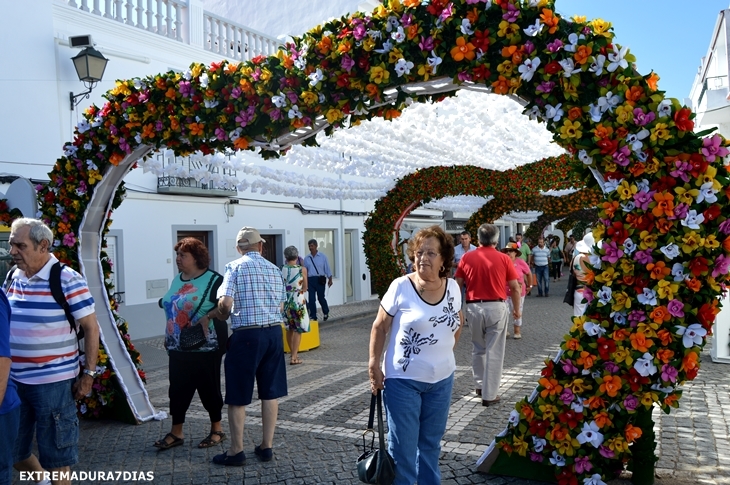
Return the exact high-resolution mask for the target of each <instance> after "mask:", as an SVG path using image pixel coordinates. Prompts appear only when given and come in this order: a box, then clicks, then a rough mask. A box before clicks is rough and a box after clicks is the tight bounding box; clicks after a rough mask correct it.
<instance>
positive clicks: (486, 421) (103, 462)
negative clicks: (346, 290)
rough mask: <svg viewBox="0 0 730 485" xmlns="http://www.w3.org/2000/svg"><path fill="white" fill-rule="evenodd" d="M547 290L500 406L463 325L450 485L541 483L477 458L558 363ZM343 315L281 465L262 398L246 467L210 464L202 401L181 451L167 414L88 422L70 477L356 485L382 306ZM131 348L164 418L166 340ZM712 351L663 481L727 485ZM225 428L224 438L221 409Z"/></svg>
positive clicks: (294, 369) (312, 378)
mask: <svg viewBox="0 0 730 485" xmlns="http://www.w3.org/2000/svg"><path fill="white" fill-rule="evenodd" d="M551 285H552V286H553V288H552V289H551V296H550V297H549V298H535V297H534V296H531V297H528V298H526V303H525V312H524V313H525V324H524V327H523V335H524V338H523V339H522V340H513V339H511V338H509V339H508V341H507V354H506V357H505V372H504V376H503V381H502V388H501V394H502V403H501V404H499V405H496V406H491V407H489V408H485V407H483V406H482V405H481V401H480V399H479V398H477V397H476V395H475V394H474V389H473V387H474V386H473V383H472V378H471V366H470V362H471V341H470V340H471V339H470V330H469V328H466V329H464V332H463V333H462V337H461V340H460V342H459V344H458V346H457V349H456V361H457V366H458V367H457V371H456V376H455V377H456V379H455V385H454V392H453V396H452V405H451V412H450V417H449V421H448V424H447V430H446V435H445V436H444V440H443V453H442V458H441V469H442V472H443V483H444V484H469V483H486V484H495V485H496V484H508V483H509V484H519V485H522V484H528V483H535V482H529V481H527V480H522V479H516V478H510V477H497V476H491V475H484V474H480V473H477V472H476V471H475V470H476V467H475V462H476V460H477V458H478V457H479V456H480V455H481V453H482V452H483V451H484V449H485V448H486V447H487V446H488V445H489V443H490V442H491V440H492V438H493V437H494V435H495V434H497V433H499V432H500V431H502V430H503V429H504V426H505V424H506V420H507V417H508V415H509V412H510V410H511V409H512V406H513V404H514V402H515V401H516V400H518V399H520V398H522V397H523V396H526V395H528V394H529V393H530V392H531V391H532V389H533V388H534V385H535V383H536V382H537V375H538V374H539V371H540V369H541V366H542V362H543V360H544V359H545V358H547V357H552V356H554V355H555V352H556V350H557V348H558V344H559V342H560V341H561V340H562V338H563V336H564V334H565V333H566V332H567V330H568V328H569V326H570V323H569V318H570V315H571V308H570V307H568V306H567V305H565V304H564V303H562V295H563V293H564V291H565V281H562V282H558V283H551ZM347 307H348V305H343V306H342V307H341V308H339V309H338V310H333V313H332V318H331V319H330V321H328V322H326V323H324V322H323V323H322V325H321V326H320V332H321V346H320V347H319V348H317V349H314V350H311V351H309V352H304V353H302V354H301V358H302V360H303V361H304V365H299V366H287V372H288V381H289V395H288V396H286V397H285V398H283V399H281V400H280V407H279V422H278V427H277V432H276V436H275V440H274V443H275V444H274V453H275V454H274V460H273V461H271V462H268V463H262V462H259V461H258V460H257V459H256V457H255V455H254V454H253V449H254V446H255V445H257V444H258V443H259V441H260V439H261V427H260V416H261V414H260V402H257V401H254V403H253V404H252V405H251V406H248V408H247V417H246V428H245V433H244V443H245V451H246V455H247V458H248V460H247V463H246V465H245V466H244V467H242V468H226V467H220V466H216V465H212V464H211V459H212V457H213V456H214V455H215V454H217V453H220V452H221V451H222V450H224V449H226V448H227V446H228V441H226V442H224V444H223V447H222V448H221V447H220V446H218V447H213V448H209V449H207V450H206V449H198V448H197V444H198V442H200V440H202V439H203V438H204V437H205V436H206V435H207V433H208V418H207V413H206V412H205V410H204V409H203V408H202V405H201V404H200V401H199V400H198V398H197V396H196V398H195V399H194V401H193V405H192V407H191V409H190V411H189V412H188V415H187V421H186V425H185V444H184V445H183V446H179V447H177V448H173V449H170V450H167V451H159V452H158V451H157V449H156V448H154V447H152V443H153V442H154V441H155V440H157V439H159V438H161V437H162V436H164V435H165V434H166V433H167V432H168V431H169V430H170V420H169V418H168V419H166V420H164V421H161V422H160V421H154V422H148V423H144V424H141V425H138V426H132V425H128V424H122V423H118V422H112V421H102V422H98V421H83V422H82V431H81V447H80V459H81V462H80V463H79V464H78V465H76V466H75V467H74V468H73V469H74V470H75V471H77V472H78V471H91V470H105V471H117V470H121V471H145V472H146V471H153V472H154V483H155V484H183V483H185V484H187V483H193V484H197V483H230V484H234V483H235V484H241V483H245V484H258V483H262V484H265V483H284V484H292V485H294V484H297V485H298V484H349V483H358V480H357V477H356V474H355V461H356V459H357V456H358V454H359V451H358V448H357V446H356V445H358V443H361V434H362V431H363V429H364V428H365V426H366V421H367V414H368V407H369V402H370V398H369V391H368V376H367V359H368V340H369V333H370V325H371V323H372V320H373V318H374V315H375V312H376V310H377V302H364V303H358V304H356V305H354V306H351V307H349V309H348V308H347ZM150 324H153V322H151V323H150ZM160 326H161V325H160ZM135 344H136V345H137V346H138V347H139V348H140V350H141V351H142V354H143V357H144V359H145V363H146V365H145V370H146V371H147V382H148V386H147V389H148V391H149V394H150V396H151V399H152V402H153V404H154V406H155V407H156V408H157V409H159V410H165V411H167V410H168V408H167V406H168V398H167V387H168V382H167V367H166V364H167V359H166V357H165V355H164V351H162V350H161V349H160V346H161V340H160V339H157V340H155V339H152V340H148V341H143V342H136V343H135ZM707 349H708V351H706V352H705V353H704V354H703V362H702V364H703V368H702V370H701V372H700V374H699V376H698V378H697V379H696V380H695V381H694V382H692V383H690V384H688V385H687V386H686V387H685V393H684V397H683V398H682V401H681V403H680V406H681V407H680V409H679V410H677V411H676V412H674V413H673V414H672V415H664V414H661V413H660V412H658V411H656V412H655V414H654V418H655V421H656V432H657V436H658V446H657V451H658V453H659V454H660V460H659V462H658V464H657V475H658V478H657V482H656V483H657V484H660V485H674V484H681V485H684V484H687V485H689V484H695V483H703V484H730V478H729V476H730V443H729V441H728V433H729V429H728V423H730V396H729V395H728V380H729V379H728V377H727V374H728V372H727V371H728V368H727V367H725V366H723V365H722V364H714V363H712V362H711V360H710V358H709V345H708V347H707ZM223 428H224V431H225V432H226V433H227V434H228V422H227V416H226V410H225V409H224V414H223ZM16 477H17V474H16ZM16 483H21V482H18V481H16ZM25 483H27V482H25ZM95 483H98V482H95ZM105 483H106V482H105ZM110 483H115V482H110ZM611 483H612V484H623V483H630V482H629V481H627V480H614V481H613V482H611Z"/></svg>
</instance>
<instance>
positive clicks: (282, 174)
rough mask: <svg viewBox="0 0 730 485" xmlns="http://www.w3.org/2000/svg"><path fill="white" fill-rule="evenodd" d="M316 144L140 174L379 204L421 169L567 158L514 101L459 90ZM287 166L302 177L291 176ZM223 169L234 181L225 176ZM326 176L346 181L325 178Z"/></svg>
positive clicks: (451, 202)
mask: <svg viewBox="0 0 730 485" xmlns="http://www.w3.org/2000/svg"><path fill="white" fill-rule="evenodd" d="M449 88H450V89H453V88H454V87H453V86H449ZM442 89H443V87H442ZM431 91H432V90H431ZM311 135H312V134H311V133H308V134H306V135H305V136H311ZM316 136H317V141H318V143H319V144H320V146H319V147H304V146H301V145H296V144H293V145H292V147H291V149H290V150H289V152H288V153H287V155H286V156H284V157H282V158H281V159H279V160H278V161H273V162H265V161H263V160H262V161H260V162H256V163H252V162H251V157H250V155H249V154H248V153H250V152H248V153H245V154H238V153H234V154H229V155H223V154H215V155H202V154H196V155H193V156H192V157H191V159H192V160H194V161H195V162H197V163H196V164H193V165H199V166H200V168H198V169H195V170H188V169H187V168H186V167H187V165H185V164H183V163H180V160H179V159H178V160H177V161H176V160H175V158H174V156H173V155H172V152H166V153H165V154H164V155H165V158H166V161H165V163H164V164H163V163H162V161H161V160H159V159H158V158H156V157H153V158H150V159H148V160H147V161H145V162H141V166H142V167H143V169H144V171H146V172H152V173H154V174H155V175H157V176H164V175H172V176H176V177H193V178H195V179H196V180H198V181H200V182H204V183H209V184H212V185H213V186H215V187H220V188H227V189H232V188H236V189H238V190H239V191H242V192H246V191H250V192H251V193H257V192H258V193H270V194H273V195H282V196H288V197H296V198H305V199H317V198H319V199H359V200H375V199H378V198H380V197H382V196H384V195H385V194H386V193H387V191H388V190H390V189H392V188H393V186H394V185H395V181H396V180H397V179H398V178H401V177H403V176H405V175H408V174H409V173H413V172H414V171H416V170H418V169H421V168H426V167H432V166H437V165H444V166H448V165H474V166H478V167H483V168H488V169H492V170H508V169H511V168H514V167H517V166H520V165H525V164H528V163H532V162H534V161H536V160H540V159H542V158H545V157H548V156H556V155H560V154H561V153H564V152H563V150H562V149H561V148H560V147H558V146H557V145H556V144H555V143H553V142H552V136H551V134H550V133H549V132H548V131H547V130H546V129H545V127H544V126H542V125H540V124H539V123H538V122H537V121H533V120H530V119H528V118H527V117H526V116H524V115H523V114H522V106H521V105H520V104H519V103H518V102H517V101H515V100H514V99H511V98H509V97H507V96H495V95H489V94H487V93H485V92H484V90H483V89H479V91H476V90H469V89H463V88H462V89H461V91H459V93H458V94H457V96H454V97H451V98H447V99H445V100H444V101H442V102H441V103H438V104H421V103H417V104H414V105H412V106H411V107H409V108H408V109H406V110H405V111H404V112H403V114H402V116H401V117H400V118H397V119H395V120H393V121H386V120H383V119H381V118H376V119H373V120H371V121H367V122H364V123H362V124H361V125H360V126H357V127H355V128H354V129H348V130H338V131H336V132H335V133H334V134H333V135H332V136H330V137H327V136H325V135H324V133H321V132H320V133H319V134H317V135H316ZM289 141H290V142H291V140H289ZM294 143H296V142H294ZM268 165H271V166H268ZM287 165H291V166H293V167H298V170H297V169H293V170H292V169H287V168H286V166H287ZM275 167H278V168H275ZM220 168H226V169H229V170H228V172H229V173H230V171H233V172H235V174H231V175H222V173H223V170H218V169H220ZM312 171H315V172H319V174H313V173H312ZM327 173H329V174H332V175H334V176H338V177H339V176H342V178H333V177H328V176H327ZM303 174H306V175H303ZM485 202H486V199H485V198H481V197H470V198H466V197H454V198H449V199H442V200H441V201H434V202H432V203H430V204H429V205H428V206H427V207H428V208H434V209H440V210H452V211H458V212H473V211H475V210H477V209H478V208H479V207H481V206H482V205H483V204H484V203H485Z"/></svg>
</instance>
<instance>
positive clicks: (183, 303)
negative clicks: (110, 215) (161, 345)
mask: <svg viewBox="0 0 730 485" xmlns="http://www.w3.org/2000/svg"><path fill="white" fill-rule="evenodd" d="M174 249H175V252H176V254H177V257H176V263H177V267H178V269H179V270H180V273H178V275H177V276H176V277H175V279H174V280H173V281H172V284H171V285H170V289H169V290H168V292H167V294H166V295H165V296H164V297H163V298H162V299H161V300H160V306H161V307H162V309H163V310H165V316H166V317H167V325H165V348H166V349H167V354H168V356H169V358H170V364H169V365H170V369H169V379H170V390H169V396H170V415H171V416H172V429H171V431H170V432H169V433H167V435H165V437H164V438H162V439H160V440H158V441H156V442H155V443H154V446H155V447H157V448H159V449H160V450H167V449H169V448H174V447H176V446H180V445H182V444H183V443H184V442H185V437H184V435H183V425H184V424H185V413H187V410H188V407H190V403H191V401H192V399H193V396H194V395H195V391H198V396H200V401H201V402H202V403H203V407H204V408H205V410H206V411H208V415H209V416H210V423H211V424H210V433H209V434H208V436H207V437H206V438H205V439H203V440H202V441H201V442H200V443H199V444H198V448H209V447H211V446H215V445H217V444H219V443H220V442H221V441H223V440H224V439H225V438H226V435H225V433H223V428H222V427H221V417H222V415H221V411H222V409H223V396H222V394H221V360H222V358H223V353H224V352H225V349H226V344H227V340H228V326H227V325H226V322H225V321H223V320H219V318H221V317H222V315H220V314H219V311H218V307H217V305H216V298H215V297H216V295H217V293H218V287H219V286H220V285H221V283H222V282H223V277H222V276H221V275H220V274H218V273H216V272H215V271H212V270H210V269H208V265H209V264H210V256H209V254H208V249H207V248H206V247H205V245H203V243H202V242H200V241H199V240H197V239H195V238H191V237H187V238H184V239H182V240H180V241H179V242H178V243H177V244H176V245H175V248H174Z"/></svg>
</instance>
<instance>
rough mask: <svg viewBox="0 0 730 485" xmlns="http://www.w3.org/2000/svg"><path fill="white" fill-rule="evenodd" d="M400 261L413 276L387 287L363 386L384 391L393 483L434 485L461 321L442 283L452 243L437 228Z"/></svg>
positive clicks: (456, 302)
mask: <svg viewBox="0 0 730 485" xmlns="http://www.w3.org/2000/svg"><path fill="white" fill-rule="evenodd" d="M408 256H409V257H410V258H412V259H413V260H414V270H415V272H413V273H411V274H408V275H406V276H401V277H400V278H397V279H396V280H394V281H393V282H392V283H391V285H390V288H388V291H387V292H386V294H385V295H384V296H383V298H382V300H381V306H380V309H379V311H378V316H377V317H376V318H375V321H374V322H373V329H372V331H371V333H370V361H369V366H368V367H369V374H370V386H371V389H372V391H373V393H376V392H377V390H378V389H384V392H383V395H384V401H385V408H386V410H387V416H388V451H389V452H390V454H391V456H393V459H394V460H395V464H396V468H395V472H396V477H395V481H394V484H395V485H401V484H409V485H412V484H413V483H415V482H418V483H419V485H428V484H439V483H441V473H440V471H439V464H438V459H439V454H440V453H441V445H440V442H441V438H442V437H443V435H444V431H445V429H446V419H447V418H448V415H449V407H450V405H451V389H452V387H453V384H454V370H455V369H456V360H455V358H454V346H455V345H456V342H457V341H458V339H459V333H460V332H461V325H462V322H463V317H462V314H461V292H460V291H459V287H458V285H457V284H456V282H455V281H454V280H453V279H451V278H448V275H450V274H451V265H452V261H453V258H454V245H453V241H452V239H451V237H450V236H449V235H448V234H446V233H445V232H444V230H443V229H441V228H440V227H439V226H431V227H428V228H425V229H422V230H421V231H419V232H418V233H417V234H416V235H415V236H414V237H413V238H411V240H410V242H409V244H408ZM386 344H387V346H386ZM384 348H385V355H384V356H383V349H384ZM381 357H383V362H382V368H381ZM423 423H426V424H423Z"/></svg>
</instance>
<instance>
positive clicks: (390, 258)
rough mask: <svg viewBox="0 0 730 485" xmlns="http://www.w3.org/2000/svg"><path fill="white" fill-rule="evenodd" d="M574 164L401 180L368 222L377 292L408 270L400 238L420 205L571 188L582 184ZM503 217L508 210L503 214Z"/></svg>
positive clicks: (425, 173)
mask: <svg viewBox="0 0 730 485" xmlns="http://www.w3.org/2000/svg"><path fill="white" fill-rule="evenodd" d="M570 163H571V162H570V157H569V156H567V155H561V156H559V157H550V158H545V159H543V160H540V161H538V162H535V163H532V164H529V165H525V166H522V167H518V168H515V169H513V170H507V171H504V172H499V171H495V170H488V169H484V168H478V167H470V166H453V167H430V168H426V169H423V170H418V171H417V172H414V173H412V174H410V175H406V176H405V177H403V178H401V179H400V180H398V182H396V184H395V187H393V188H392V189H391V190H389V191H388V193H387V194H386V195H385V197H383V198H382V199H380V200H378V201H376V202H375V210H374V211H373V213H372V214H371V215H370V217H368V219H367V221H365V229H366V232H365V234H364V236H363V240H364V243H365V257H366V259H367V263H368V267H369V268H370V278H371V280H372V282H373V287H374V288H375V291H376V292H377V293H378V294H379V295H383V294H385V291H386V290H387V289H388V286H389V285H390V282H391V281H393V279H394V278H396V277H398V276H400V275H401V274H402V273H403V271H404V270H405V266H404V264H403V258H402V256H401V255H400V254H399V251H398V242H399V239H398V233H399V230H400V226H401V224H402V222H403V219H404V218H405V217H406V216H407V215H408V214H409V213H411V212H412V211H413V210H414V209H416V208H417V207H419V206H420V205H421V204H424V203H428V202H429V201H431V200H435V199H441V198H444V197H449V196H454V195H476V196H484V197H486V196H489V195H495V197H496V198H497V199H500V200H501V198H503V197H508V196H509V194H511V193H513V191H515V192H520V193H526V194H538V193H539V191H541V190H550V189H566V188H572V187H573V186H574V185H575V184H581V183H582V182H581V181H580V180H579V179H578V178H576V177H571V176H570V173H569V172H570ZM537 174H539V175H540V176H539V177H538V176H536V175H537ZM506 190H508V191H509V194H505V191H506ZM487 204H489V203H487ZM505 212H509V210H505V211H504V212H502V213H501V214H503V213H505ZM501 214H500V215H501Z"/></svg>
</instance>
